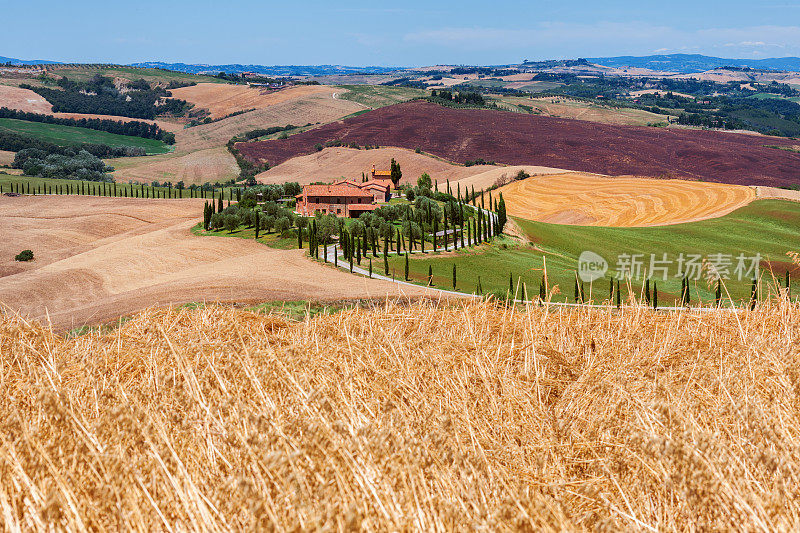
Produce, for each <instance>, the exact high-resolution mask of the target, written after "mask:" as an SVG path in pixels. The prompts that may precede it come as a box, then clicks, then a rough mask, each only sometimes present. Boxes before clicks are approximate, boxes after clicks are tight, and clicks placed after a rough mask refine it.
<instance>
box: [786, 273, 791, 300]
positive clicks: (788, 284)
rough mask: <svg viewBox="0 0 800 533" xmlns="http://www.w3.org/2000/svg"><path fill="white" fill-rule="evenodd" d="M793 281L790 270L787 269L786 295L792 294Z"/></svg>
mask: <svg viewBox="0 0 800 533" xmlns="http://www.w3.org/2000/svg"><path fill="white" fill-rule="evenodd" d="M791 288H792V287H791V281H790V280H789V270H786V296H790V294H789V293H790V292H791Z"/></svg>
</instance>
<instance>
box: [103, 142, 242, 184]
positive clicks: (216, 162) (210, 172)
mask: <svg viewBox="0 0 800 533" xmlns="http://www.w3.org/2000/svg"><path fill="white" fill-rule="evenodd" d="M107 163H108V164H109V165H111V166H112V167H114V168H115V169H116V170H115V171H114V173H113V174H112V175H113V176H114V179H116V180H117V181H122V182H128V181H135V182H138V183H150V182H152V181H160V182H163V181H171V182H173V183H177V182H178V181H183V182H185V183H186V184H187V185H190V184H193V183H197V184H200V183H206V182H213V181H227V180H229V179H232V178H238V177H239V165H237V164H236V159H234V157H233V156H232V155H231V154H230V152H228V150H227V149H226V148H225V147H218V148H208V149H205V150H199V151H197V152H190V153H188V154H185V155H174V154H164V155H154V156H143V157H123V158H119V159H109V160H107Z"/></svg>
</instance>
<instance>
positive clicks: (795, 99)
mask: <svg viewBox="0 0 800 533" xmlns="http://www.w3.org/2000/svg"><path fill="white" fill-rule="evenodd" d="M748 98H756V99H758V100H766V99H768V98H774V99H776V100H789V101H790V102H798V103H800V96H795V97H791V98H790V97H787V96H781V95H780V94H772V93H755V94H751V95H750V96H749V97H748Z"/></svg>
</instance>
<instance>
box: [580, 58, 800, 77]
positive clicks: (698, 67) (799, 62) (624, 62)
mask: <svg viewBox="0 0 800 533" xmlns="http://www.w3.org/2000/svg"><path fill="white" fill-rule="evenodd" d="M586 59H587V61H589V62H590V63H595V64H597V65H604V66H607V67H615V68H624V67H634V68H648V69H651V70H662V71H663V70H665V71H671V72H681V73H686V74H688V73H693V72H704V71H706V70H712V69H715V68H721V67H738V68H752V69H763V70H791V71H800V57H777V58H770V59H728V58H724V57H711V56H704V55H699V54H670V55H653V56H642V57H636V56H617V57H593V58H586Z"/></svg>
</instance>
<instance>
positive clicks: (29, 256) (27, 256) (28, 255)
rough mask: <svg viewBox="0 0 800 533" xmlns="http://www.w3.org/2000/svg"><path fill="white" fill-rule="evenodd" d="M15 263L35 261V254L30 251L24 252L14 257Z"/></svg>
mask: <svg viewBox="0 0 800 533" xmlns="http://www.w3.org/2000/svg"><path fill="white" fill-rule="evenodd" d="M14 261H33V252H32V251H30V250H22V251H21V252H20V253H18V254H17V255H16V257H14Z"/></svg>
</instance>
